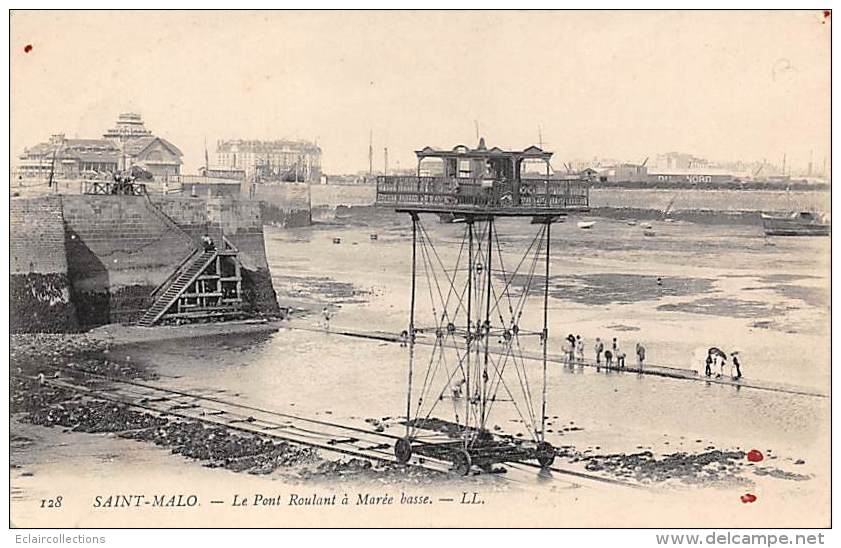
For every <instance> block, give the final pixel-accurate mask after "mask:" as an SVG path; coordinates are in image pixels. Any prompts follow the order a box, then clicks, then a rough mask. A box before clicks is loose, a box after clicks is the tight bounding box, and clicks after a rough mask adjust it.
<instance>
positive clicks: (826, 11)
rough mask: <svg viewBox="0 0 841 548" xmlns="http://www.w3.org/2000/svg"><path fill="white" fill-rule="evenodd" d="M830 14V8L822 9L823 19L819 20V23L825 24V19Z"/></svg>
mask: <svg viewBox="0 0 841 548" xmlns="http://www.w3.org/2000/svg"><path fill="white" fill-rule="evenodd" d="M830 15H832V11H831V10H823V21H821V25H826V20H827V19H829V16H830Z"/></svg>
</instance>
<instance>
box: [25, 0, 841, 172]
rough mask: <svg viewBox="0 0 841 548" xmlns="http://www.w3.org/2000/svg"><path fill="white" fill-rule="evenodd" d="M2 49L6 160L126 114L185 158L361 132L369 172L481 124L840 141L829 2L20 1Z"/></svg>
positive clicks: (355, 153) (627, 147) (744, 146)
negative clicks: (380, 5)
mask: <svg viewBox="0 0 841 548" xmlns="http://www.w3.org/2000/svg"><path fill="white" fill-rule="evenodd" d="M28 45H30V46H32V47H31V48H27V47H26V46H28ZM27 50H28V51H27ZM10 61H11V152H12V157H13V159H14V158H15V157H17V156H18V155H19V154H20V153H21V152H22V151H23V149H24V147H26V146H32V145H34V144H36V143H38V142H42V141H44V140H46V139H47V138H48V136H49V135H50V134H52V133H65V134H66V135H67V136H68V137H73V136H76V137H99V136H101V134H102V133H103V132H104V131H105V130H106V129H108V128H110V127H112V126H113V125H114V122H115V120H116V118H117V115H118V114H119V113H120V112H127V111H130V112H137V113H140V114H141V115H142V116H143V119H144V121H145V122H146V126H147V128H149V129H150V130H152V132H153V133H155V134H156V135H159V136H161V137H164V138H166V139H168V140H170V141H172V142H173V143H174V144H176V145H177V146H178V147H179V148H180V149H181V150H182V151H183V152H184V164H185V165H184V169H183V171H184V172H195V170H196V169H197V168H198V167H199V166H200V165H203V163H204V143H205V140H206V141H207V143H208V147H209V149H210V153H211V158H212V157H213V151H214V145H215V143H216V140H217V139H228V138H244V139H245V138H247V139H282V138H301V139H309V140H314V141H317V142H318V144H319V145H320V146H321V148H322V150H323V156H322V166H323V170H324V171H325V172H327V173H350V172H355V171H358V170H367V166H368V140H369V131H370V132H373V144H374V149H375V160H374V161H375V169H377V168H379V169H381V168H382V167H381V166H382V156H383V154H382V151H383V147H386V146H387V147H388V149H389V165H390V167H391V168H392V169H394V168H395V167H398V166H399V167H402V168H408V167H411V166H414V165H415V162H416V160H415V156H414V150H417V149H420V148H423V147H424V146H426V145H431V146H436V147H446V148H450V147H452V146H454V145H456V144H468V145H471V146H475V144H476V138H475V137H476V126H477V125H478V128H479V133H480V134H481V135H482V136H484V137H485V139H486V141H487V143H488V146H494V145H496V146H500V147H503V148H506V147H510V148H525V147H527V146H529V145H531V144H537V143H538V139H539V138H538V132H539V131H540V133H542V138H543V143H544V147H545V148H546V149H547V150H551V151H554V152H555V158H554V160H553V163H554V164H555V167H556V168H557V167H558V166H560V165H562V163H563V162H566V161H571V160H573V159H582V158H592V157H595V156H598V157H603V158H604V157H607V158H617V159H622V160H626V161H639V162H641V161H643V159H644V158H645V157H646V156H649V155H652V156H653V155H655V154H657V153H662V152H668V151H681V152H687V153H691V154H695V155H697V156H702V157H706V158H709V159H713V160H719V161H727V160H737V159H743V160H747V161H750V160H761V159H763V158H765V159H767V160H769V161H771V162H774V163H780V162H781V160H782V156H783V154H786V155H787V162H788V163H789V165H791V166H793V168H794V169H797V168H803V169H805V166H806V164H807V162H808V161H809V157H810V153H811V154H812V155H813V158H814V161H815V164H816V165H820V163H821V162H822V160H823V158H824V157H828V156H829V146H830V144H829V143H830V21H829V20H828V19H825V18H824V16H823V14H822V12H820V11H800V12H792V11H774V12H757V11H753V12H717V11H703V12H674V11H645V12H642V11H637V12H624V11H619V12H610V11H600V12H587V11H565V12H535V11H532V12H499V11H495V12H458V11H448V12H373V11H367V12H195V11H191V12H102V11H100V12H85V11H72V12H71V11H66V12H35V11H13V12H12V15H11V60H10ZM538 128H540V130H538Z"/></svg>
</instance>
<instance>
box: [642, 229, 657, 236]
mask: <svg viewBox="0 0 841 548" xmlns="http://www.w3.org/2000/svg"><path fill="white" fill-rule="evenodd" d="M642 234H643V236H649V237H651V236H654V235H656V234H657V233H656V232H654V231H653V230H643V231H642Z"/></svg>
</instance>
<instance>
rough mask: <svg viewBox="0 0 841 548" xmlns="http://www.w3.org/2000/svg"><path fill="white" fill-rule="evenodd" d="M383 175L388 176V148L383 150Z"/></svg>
mask: <svg viewBox="0 0 841 548" xmlns="http://www.w3.org/2000/svg"><path fill="white" fill-rule="evenodd" d="M383 164H384V165H383V175H388V147H385V148H383Z"/></svg>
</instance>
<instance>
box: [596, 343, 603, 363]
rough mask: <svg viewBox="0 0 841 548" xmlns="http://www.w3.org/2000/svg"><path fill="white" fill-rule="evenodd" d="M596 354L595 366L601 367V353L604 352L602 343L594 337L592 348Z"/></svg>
mask: <svg viewBox="0 0 841 548" xmlns="http://www.w3.org/2000/svg"><path fill="white" fill-rule="evenodd" d="M594 350H595V352H596V365H601V363H602V352H604V343H603V342H602V340H601V339H600V338H598V337H596V346H595V347H594Z"/></svg>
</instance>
